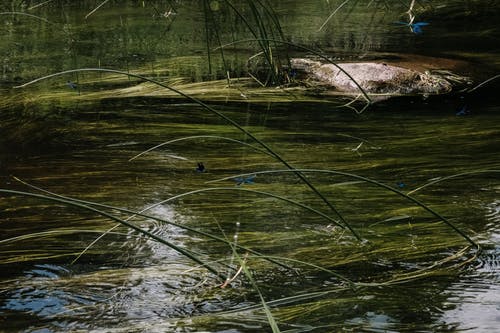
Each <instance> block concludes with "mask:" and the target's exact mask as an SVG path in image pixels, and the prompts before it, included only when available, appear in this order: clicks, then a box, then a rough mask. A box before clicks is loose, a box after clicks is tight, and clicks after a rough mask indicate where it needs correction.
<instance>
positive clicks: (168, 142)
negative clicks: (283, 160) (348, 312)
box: [128, 135, 274, 162]
mask: <svg viewBox="0 0 500 333" xmlns="http://www.w3.org/2000/svg"><path fill="white" fill-rule="evenodd" d="M193 139H218V140H226V141H230V142H234V143H238V144H240V145H244V146H247V147H250V148H252V149H254V150H256V151H259V152H261V153H264V154H267V155H269V156H272V157H274V155H272V154H271V153H269V152H268V151H266V150H264V149H260V148H258V147H255V146H252V145H251V144H249V143H246V142H243V141H240V140H236V139H232V138H228V137H224V136H219V135H193V136H186V137H182V138H178V139H174V140H170V141H166V142H163V143H160V144H158V145H156V146H154V147H151V148H149V149H147V150H145V151H143V152H141V153H139V154H137V155H135V156H134V157H132V158H130V159H129V160H128V161H129V162H130V161H133V160H135V159H137V158H139V157H141V156H142V155H144V154H147V153H149V152H151V151H153V150H155V149H157V148H160V147H163V146H166V145H169V144H172V143H175V142H179V141H184V140H193Z"/></svg>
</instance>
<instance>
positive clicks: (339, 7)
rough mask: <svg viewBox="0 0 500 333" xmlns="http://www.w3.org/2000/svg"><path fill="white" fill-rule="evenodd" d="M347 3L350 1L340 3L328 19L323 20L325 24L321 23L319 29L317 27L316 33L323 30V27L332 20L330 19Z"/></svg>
mask: <svg viewBox="0 0 500 333" xmlns="http://www.w3.org/2000/svg"><path fill="white" fill-rule="evenodd" d="M349 1H351V0H345V1H344V2H343V3H341V4H340V5H338V6H337V8H336V9H335V10H334V11H333V13H331V14H330V15H329V16H328V18H327V19H326V20H325V22H323V24H322V25H321V27H319V29H318V31H317V32H320V31H321V30H323V28H324V27H325V25H326V24H327V23H328V22H329V21H330V20H331V19H332V17H333V16H334V15H335V14H336V13H337V12H338V11H339V10H340V9H342V7H344V6H345V5H346V4H347V3H348V2H349Z"/></svg>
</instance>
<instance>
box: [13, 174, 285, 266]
mask: <svg viewBox="0 0 500 333" xmlns="http://www.w3.org/2000/svg"><path fill="white" fill-rule="evenodd" d="M14 179H16V180H17V181H19V182H21V183H23V184H25V185H26V186H28V187H30V188H33V189H36V190H38V191H41V192H43V193H46V194H49V195H50V196H54V197H58V198H61V199H64V200H68V201H74V202H77V203H81V204H85V205H88V206H94V207H100V208H106V209H111V210H115V211H118V212H121V213H127V214H132V217H134V216H140V217H143V218H147V219H151V220H154V221H157V222H160V223H165V224H169V225H172V226H174V227H177V228H180V229H183V230H187V231H191V232H193V233H196V234H198V235H202V236H205V237H207V238H210V239H213V240H215V241H218V242H222V243H226V244H228V245H230V244H231V243H228V242H227V240H225V239H224V238H220V237H218V236H215V235H212V234H210V233H207V232H204V231H201V230H198V229H195V228H192V227H189V226H186V225H182V224H178V223H175V222H172V221H168V220H165V219H161V218H158V217H155V216H151V215H148V214H144V212H142V213H141V212H136V211H132V210H129V209H125V208H120V207H115V206H110V205H105V204H99V203H96V202H90V201H86V200H79V199H75V198H71V197H66V196H62V195H60V194H57V193H53V192H50V191H47V190H45V189H42V188H40V187H37V186H34V185H32V184H29V183H27V182H25V181H23V180H20V179H19V178H17V177H14ZM161 204H163V201H160V202H157V203H155V204H153V205H150V206H148V207H147V209H146V210H149V209H152V208H154V207H157V206H159V205H161ZM146 210H144V211H146ZM237 247H238V248H239V249H242V250H245V251H247V252H249V253H252V254H255V255H256V256H259V257H264V255H263V254H262V253H260V252H258V251H255V250H252V249H250V248H247V247H244V246H241V245H237ZM268 261H269V262H272V263H273V264H276V265H278V266H281V267H283V268H286V269H289V270H292V267H289V266H287V265H284V264H283V263H280V262H279V261H276V260H272V259H268Z"/></svg>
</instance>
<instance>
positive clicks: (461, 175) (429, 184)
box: [406, 169, 500, 195]
mask: <svg viewBox="0 0 500 333" xmlns="http://www.w3.org/2000/svg"><path fill="white" fill-rule="evenodd" d="M481 173H500V170H495V169H487V170H474V171H467V172H461V173H457V174H454V175H451V176H446V177H441V178H439V179H436V180H433V181H430V182H428V183H426V184H424V185H422V186H419V187H417V188H416V189H414V190H411V191H409V192H407V193H406V194H407V195H410V194H413V193H415V192H417V191H420V190H421V189H424V188H426V187H428V186H431V185H434V184H437V183H440V182H443V181H445V180H448V179H453V178H459V177H463V176H468V175H475V174H481Z"/></svg>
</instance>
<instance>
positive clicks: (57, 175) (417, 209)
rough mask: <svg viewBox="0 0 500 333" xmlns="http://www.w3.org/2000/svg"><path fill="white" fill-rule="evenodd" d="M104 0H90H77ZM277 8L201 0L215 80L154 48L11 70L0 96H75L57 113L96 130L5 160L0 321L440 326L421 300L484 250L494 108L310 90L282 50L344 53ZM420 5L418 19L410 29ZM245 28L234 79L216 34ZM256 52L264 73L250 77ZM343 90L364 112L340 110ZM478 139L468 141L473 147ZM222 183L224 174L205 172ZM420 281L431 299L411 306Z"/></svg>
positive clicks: (249, 327)
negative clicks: (135, 62)
mask: <svg viewBox="0 0 500 333" xmlns="http://www.w3.org/2000/svg"><path fill="white" fill-rule="evenodd" d="M50 2H52V1H50V0H49V1H46V2H44V3H50ZM372 2H373V1H370V3H372ZM339 3H340V5H339ZM348 3H350V4H351V5H356V4H357V3H358V2H357V1H343V2H342V1H338V2H337V3H336V4H334V6H336V7H335V8H336V9H335V11H334V12H333V13H332V14H331V15H330V16H329V17H328V19H327V21H324V24H323V25H322V26H321V28H320V30H321V29H322V28H324V27H326V24H327V22H330V20H331V18H332V17H333V16H334V15H336V14H337V13H340V10H341V9H343V8H344V9H345V8H347V7H346V6H347V4H348ZM381 3H382V2H381ZM384 3H385V1H384ZM416 3H417V2H416V1H412V2H411V6H410V12H411V11H412V9H413V6H414V5H415V4H416ZM107 4H110V2H109V1H108V0H104V1H99V2H97V3H94V4H93V7H92V8H93V9H92V10H91V11H90V12H89V11H88V10H86V13H87V14H86V18H87V19H94V18H96V15H97V14H98V13H99V11H100V10H103V9H104V8H105V7H106V6H105V5H107ZM180 4H181V2H172V1H167V2H165V3H161V6H158V8H156V5H157V3H150V2H142V4H141V3H137V4H136V5H138V6H143V7H144V6H149V5H151V6H153V7H155V8H154V13H153V15H154V19H158V20H164V19H168V20H171V19H172V20H173V19H174V18H175V19H176V20H177V19H178V18H179V17H180V16H182V12H181V11H179V12H177V9H178V8H177V6H178V5H180ZM96 5H97V7H96ZM272 5H273V6H274V5H275V4H272ZM42 6H43V3H40V4H37V5H34V6H32V7H31V8H40V7H42ZM174 6H175V7H176V8H173V7H174ZM273 6H271V3H270V2H269V1H265V0H264V1H261V0H259V1H241V2H237V1H208V0H207V1H203V3H201V5H200V8H201V11H200V12H201V14H202V15H203V16H200V17H203V18H204V19H205V21H204V24H205V26H202V25H200V26H199V27H198V28H199V29H198V32H204V33H205V36H204V37H203V33H200V34H199V35H200V36H199V37H200V38H201V39H203V38H204V39H203V41H204V42H205V43H206V44H205V45H204V46H203V47H206V52H207V54H208V58H209V63H210V64H209V65H208V66H209V71H214V72H216V71H217V70H218V69H219V70H220V68H224V72H225V75H224V76H226V77H225V78H223V79H219V80H215V81H208V82H192V81H193V80H191V79H190V78H185V77H173V75H171V73H170V72H169V71H170V70H171V68H173V66H174V65H176V64H177V65H178V66H179V67H186V68H189V67H190V66H191V65H192V64H193V62H192V61H193V59H201V58H202V56H193V57H186V58H182V57H172V58H170V59H168V60H167V61H165V62H160V61H158V64H159V65H158V67H157V68H154V69H153V70H152V71H151V73H150V72H148V69H147V64H146V65H144V66H143V65H142V64H141V65H139V66H136V67H134V66H131V67H129V66H128V62H127V66H126V68H127V70H126V71H125V70H117V69H108V68H105V67H104V66H102V67H101V66H99V67H97V68H94V67H92V68H82V69H78V66H72V67H70V68H75V69H73V70H66V71H60V72H56V71H53V73H54V74H51V75H46V76H43V77H38V78H37V79H34V80H32V81H29V80H27V81H29V82H27V83H24V84H18V87H17V88H18V89H17V90H16V91H15V93H14V94H12V96H14V97H11V96H10V97H9V98H6V99H4V100H3V103H6V104H5V105H7V106H9V105H14V99H16V98H17V99H18V100H21V99H20V98H19V96H21V90H20V89H19V88H21V87H22V88H27V87H28V86H29V87H31V88H32V90H30V91H28V89H24V90H23V97H26V96H28V97H29V98H30V99H31V100H30V101H29V103H27V102H26V103H27V104H26V105H27V106H26V108H27V109H29V108H30V107H31V106H33V105H47V106H46V108H45V109H43V111H44V112H47V113H61V114H62V115H65V116H66V114H65V112H71V115H72V116H71V117H68V119H69V120H68V123H69V122H70V121H72V122H73V123H75V124H76V125H75V126H77V130H78V131H79V132H78V134H79V135H81V136H82V137H84V136H87V137H89V138H91V140H89V141H88V143H87V144H86V145H85V147H84V148H79V149H74V150H71V151H70V153H68V154H64V153H58V154H56V153H54V152H53V151H50V152H49V154H46V155H40V156H39V155H38V153H37V155H36V156H34V157H33V158H32V159H30V158H26V157H25V156H23V157H22V158H25V160H24V161H23V160H21V161H19V162H18V164H13V165H15V166H10V165H9V163H8V162H7V164H4V163H5V162H4V161H3V160H2V161H0V163H1V164H0V171H1V174H0V177H2V178H0V181H1V182H2V184H1V185H0V194H1V195H0V196H1V200H0V209H1V210H2V214H5V216H6V218H5V219H2V221H0V223H1V224H2V227H3V226H4V224H6V225H7V228H5V230H7V231H6V234H5V235H4V236H3V237H2V239H0V247H1V248H2V251H0V252H1V255H0V265H4V266H5V267H9V268H10V267H14V269H13V272H8V273H7V274H8V280H1V281H0V282H2V283H0V297H1V301H0V312H3V311H5V313H6V314H5V318H7V320H9V318H12V317H14V316H16V313H18V316H26V318H29V319H28V322H29V323H28V324H26V325H32V326H30V327H31V328H30V329H38V328H41V329H51V328H52V326H51V325H52V324H53V323H54V325H57V329H61V327H63V328H62V329H66V328H70V327H71V328H75V329H77V330H89V329H102V328H103V326H105V325H110V326H109V327H106V329H108V328H109V330H110V331H116V332H122V331H123V332H129V331H144V330H151V331H172V330H179V331H181V330H186V331H194V330H196V331H207V332H209V331H210V332H216V331H228V330H231V331H235V332H236V331H237V332H263V331H269V330H271V331H272V332H307V331H313V332H323V331H325V330H349V329H351V328H352V330H363V329H366V330H392V331H401V330H405V329H406V328H408V329H409V330H413V329H415V323H417V324H418V325H422V326H421V327H424V328H425V329H424V328H423V329H422V330H431V329H433V328H436V326H432V325H433V323H434V321H439V319H428V318H424V319H423V320H422V318H421V316H420V315H421V313H424V314H425V315H427V314H434V313H438V311H441V312H442V310H441V308H440V307H442V305H443V304H449V300H448V299H446V295H444V294H446V291H447V290H448V289H447V288H449V285H450V284H451V283H453V282H454V281H456V280H457V276H463V275H464V274H465V273H466V272H468V271H471V270H476V269H477V266H478V265H483V263H482V262H480V261H481V260H483V259H479V260H478V257H481V251H482V250H483V249H482V245H483V243H484V237H486V236H485V235H484V234H485V230H489V229H492V228H491V227H488V226H485V224H487V221H484V220H485V218H484V217H483V216H481V214H482V212H479V209H472V208H471V207H472V206H471V207H467V204H470V203H468V202H467V200H468V199H470V200H471V201H472V200H477V201H478V202H480V203H481V204H483V202H484V201H486V200H491V199H492V198H494V195H495V194H494V193H491V192H494V191H495V189H496V187H497V178H496V177H497V175H498V174H499V173H500V171H499V170H497V169H498V168H497V167H495V165H496V164H495V163H497V162H498V161H497V159H496V158H495V157H490V158H488V159H484V160H481V156H483V158H484V155H485V154H484V153H482V152H487V151H488V149H490V150H491V151H493V150H492V149H491V147H493V146H494V145H493V143H489V144H488V145H486V143H485V144H484V145H480V144H479V143H478V141H477V140H476V141H475V140H473V139H471V138H472V137H474V138H480V139H483V138H484V141H485V142H486V141H487V139H490V138H496V129H495V128H494V125H493V124H490V122H485V123H480V122H479V121H477V119H475V117H470V118H467V119H458V118H457V117H455V115H454V114H453V113H452V112H451V111H450V110H447V111H446V112H447V113H446V112H445V115H444V116H443V115H442V113H440V114H439V116H437V115H436V114H437V113H438V112H434V113H431V111H429V112H428V113H425V112H424V111H422V110H421V109H418V112H422V113H424V115H423V116H421V115H420V114H419V117H416V116H415V115H416V114H417V112H416V111H415V110H413V111H412V109H411V104H401V105H399V104H395V105H396V106H393V108H392V109H390V110H385V108H388V107H387V105H382V106H377V109H375V108H374V109H373V110H374V111H376V112H365V113H362V114H361V112H362V111H364V110H366V109H367V108H368V106H372V103H371V96H370V95H369V94H367V92H366V91H365V90H364V89H363V88H362V87H360V86H358V89H359V90H356V93H355V94H354V95H353V96H354V97H353V96H350V97H348V98H345V99H342V100H339V99H337V98H336V97H335V98H331V99H329V100H326V99H323V98H322V97H319V98H318V97H315V96H311V95H308V94H310V91H307V89H304V88H303V87H297V86H294V84H296V82H293V81H294V80H296V79H297V73H296V72H294V70H293V69H291V68H289V64H288V59H287V56H286V55H285V56H283V55H284V54H285V53H281V54H280V55H279V56H278V55H277V53H276V51H279V52H281V51H282V50H283V49H287V48H292V49H293V50H300V51H303V52H307V53H309V54H312V55H314V56H316V57H318V58H320V59H322V60H323V61H327V62H330V63H332V64H333V65H335V64H336V61H334V59H332V57H328V56H326V55H325V54H324V53H323V52H319V51H315V50H314V49H312V48H309V47H306V46H302V45H301V44H300V43H295V42H291V41H288V40H287V39H286V38H284V36H283V35H282V34H283V30H282V28H281V23H280V22H279V20H278V16H279V15H278V14H279V12H276V11H275V10H274V8H273ZM353 8H354V7H353ZM133 9H134V10H135V8H133ZM351 10H352V8H351ZM223 11H226V12H227V11H229V12H231V13H233V14H234V15H236V16H237V17H238V18H239V21H238V22H244V23H245V25H244V26H243V27H241V28H242V29H245V31H246V32H250V35H251V38H250V39H240V38H236V39H234V40H232V41H230V42H224V39H223V33H222V30H219V29H218V28H219V27H218V24H220V22H221V20H222V19H224V18H225V16H222V12H223ZM327 14H328V13H327ZM219 15H221V16H219ZM321 20H323V19H321ZM38 21H40V20H38ZM126 21H127V20H126V19H125V20H124V21H123V22H124V23H123V24H124V25H126V24H127V22H126ZM162 22H163V21H162ZM389 22H390V21H389ZM410 22H413V20H410ZM419 23H422V22H417V23H415V25H414V26H413V27H412V26H410V28H411V29H412V31H413V32H414V33H418V32H419V31H421V29H422V26H424V25H423V24H419ZM405 24H406V23H405ZM412 24H413V23H412ZM386 25H387V24H386ZM89 29H90V28H89ZM419 29H420V30H419ZM389 30H390V29H389ZM121 37H123V36H120V38H121ZM226 37H227V36H226ZM123 40H127V38H124V39H123ZM248 42H251V43H252V45H257V46H258V48H259V50H258V51H257V53H258V55H252V56H250V58H248V59H250V60H251V61H252V64H253V65H255V66H256V67H253V68H249V75H250V76H254V78H252V77H250V78H246V79H237V78H234V77H232V74H231V73H232V69H231V62H230V57H229V56H228V53H226V51H227V50H230V49H231V48H232V47H235V46H236V45H245V43H248ZM214 46H215V49H214ZM203 47H201V48H200V49H198V50H197V51H196V52H199V53H202V52H201V51H200V50H203ZM318 49H319V48H318ZM223 50H224V52H222V51H223ZM217 51H218V52H220V53H219V54H220V58H221V59H222V60H221V61H222V63H219V64H218V65H217V64H216V63H215V62H214V61H216V59H215V56H214V54H215V52H217ZM203 57H204V56H203ZM188 58H189V59H188ZM262 60H263V61H264V63H265V65H264V66H263V67H259V66H261V65H260V64H261V61H262ZM162 61H163V60H162ZM184 61H185V62H184ZM195 61H196V60H195ZM253 61H255V62H253ZM219 65H220V66H222V67H218V69H217V68H216V66H219ZM250 67H252V66H250ZM259 68H265V69H266V71H263V72H261V73H260V74H259V75H254V74H256V72H255V69H259ZM148 73H150V74H148ZM74 75H77V76H76V78H77V80H76V79H75V76H74ZM67 76H71V79H72V80H66V77H67ZM216 76H217V78H220V77H219V74H216ZM494 80H495V78H494V77H493V78H492V79H490V80H487V81H484V82H483V83H482V84H480V85H479V86H476V88H473V89H472V91H474V89H477V87H480V86H484V85H486V84H489V83H490V82H493V81H494ZM42 81H44V83H45V85H43V84H40V85H38V86H39V87H40V90H38V91H37V90H35V84H38V83H41V82H42ZM194 81H196V80H194ZM256 81H259V82H260V83H262V85H263V86H266V85H276V86H277V87H278V88H276V87H269V86H268V87H255V82H256ZM355 84H356V82H355ZM80 89H82V93H81V94H76V93H75V91H76V90H78V91H80ZM465 93H466V92H465ZM346 100H347V102H346ZM25 101H27V98H26V99H23V100H22V101H15V102H16V103H21V102H25ZM415 104H418V103H415ZM415 104H413V105H415ZM16 105H17V104H16ZM282 105H285V106H286V108H283V109H282V108H281V107H282ZM359 105H362V106H364V107H363V108H362V109H361V110H360V108H358V106H359ZM429 105H431V106H429V107H433V106H432V103H431V102H429ZM350 107H352V108H353V109H354V111H356V113H354V112H350V111H348V112H342V111H341V112H337V111H339V110H346V108H350ZM436 108H437V109H439V111H442V108H443V105H442V104H439V105H438V106H437V107H436ZM14 111H16V110H14ZM14 111H12V112H14ZM30 111H31V112H33V113H36V112H38V111H39V109H37V108H33V110H30ZM396 111H397V112H396ZM433 111H436V110H433ZM459 111H461V110H459ZM403 112H404V113H405V114H403ZM412 112H413V113H412ZM406 113H408V114H410V115H413V116H415V119H412V118H410V117H409V116H408V115H406ZM447 114H449V115H450V116H449V117H448V116H446V115H447ZM463 120H467V121H468V120H470V122H465V121H463ZM476 121H477V123H476ZM361 122H366V123H363V124H362V125H363V126H364V127H363V126H361V125H360V123H361ZM311 123H314V124H315V125H314V126H312V125H311ZM417 123H418V124H417ZM459 126H463V127H460V128H459ZM61 127H63V128H64V129H65V130H68V128H67V127H64V126H61ZM401 133H404V135H402V134H401ZM467 136H470V137H471V138H467ZM32 146H33V147H32V149H33V150H34V151H35V152H36V151H37V149H38V146H36V147H35V145H34V144H33V145H32ZM148 147H150V148H148ZM474 149H477V150H478V151H480V153H478V154H477V155H475V154H474V157H475V159H474V160H471V159H470V156H472V154H471V152H472V151H474ZM450 151H455V152H459V153H460V154H463V155H464V156H465V157H463V158H462V159H460V158H456V154H455V155H453V153H450ZM361 152H362V154H361ZM447 154H449V156H448V155H447ZM70 155H71V156H70ZM131 156H132V157H131ZM0 157H3V156H0ZM476 157H477V158H476ZM66 159H67V160H66ZM450 159H455V161H450ZM82 161H88V163H82ZM16 163H17V162H16ZM30 163H32V164H33V165H34V166H36V167H33V168H32V169H30V167H29V166H28V164H30ZM4 167H5V169H4ZM47 170H49V171H47ZM464 170H469V171H464ZM17 173H21V174H23V173H24V174H23V176H24V177H26V175H28V176H29V177H30V178H29V181H24V180H21V179H20V178H17V177H16V174H17ZM11 174H14V176H13V177H11V176H10V175H11ZM24 177H22V178H24ZM257 177H258V178H257ZM255 180H257V181H255ZM448 180H452V181H450V182H449V183H445V181H448ZM223 181H225V182H226V183H224V184H227V183H229V185H224V186H213V184H215V183H219V182H223ZM235 183H236V186H234V184H235ZM33 184H37V185H36V186H35V185H33ZM415 184H422V185H420V186H419V185H415ZM436 184H440V186H436ZM447 184H452V185H453V186H452V187H448V186H446V185H447ZM247 185H251V186H247ZM433 186H434V187H433ZM20 187H22V188H20ZM479 187H481V189H480V191H479V190H478V192H480V193H479V194H477V196H473V195H471V193H470V192H471V191H474V189H477V188H479ZM26 188H28V189H29V190H26ZM424 189H426V191H424ZM417 192H418V195H415V194H417ZM486 192H488V193H489V194H488V195H486V194H485V193H486ZM481 196H484V197H485V198H487V199H484V200H483V199H482V197H481ZM495 200H496V199H495ZM124 207H132V208H124ZM488 207H492V208H491V209H493V210H494V209H496V208H495V207H497V203H496V201H494V202H493V203H490V206H488ZM465 215H470V216H467V218H464V217H462V216H465ZM491 215H492V216H493V218H497V217H498V213H496V214H495V213H491ZM488 228H489V229H488ZM494 230H495V229H494ZM26 231H28V232H26ZM230 235H232V237H231V236H230ZM486 250H488V249H486ZM478 262H479V264H478ZM17 267H21V268H20V269H19V272H15V270H16V269H17ZM451 288H453V287H451ZM443 290H444V291H445V292H443ZM429 295H432V299H431V300H429V297H427V296H429ZM420 296H421V297H422V299H423V300H424V301H423V302H422V304H424V303H425V307H426V309H428V308H430V307H436V308H437V309H438V311H436V312H432V311H428V310H421V309H419V308H418V307H419V306H420V304H419V302H418V297H420ZM388 298H393V299H392V300H391V299H389V300H388ZM410 299H411V302H408V300H410ZM3 300H6V301H5V302H4V303H2V301H3ZM40 300H41V301H40ZM391 301H392V302H393V304H394V306H393V307H392V306H387V307H384V305H383V304H384V302H391ZM37 302H38V303H37ZM43 302H45V303H43ZM408 303H411V304H408ZM39 304H42V305H41V306H40V305H39ZM43 304H45V306H44V305H43ZM406 307H407V308H406ZM386 309H389V311H385V310H386ZM11 312H12V313H14V315H11V314H10V313H11ZM3 315H4V313H2V316H3ZM2 316H0V326H1V325H2V320H3V319H2V318H3V317H2ZM411 316H414V317H415V318H416V319H415V318H413V317H412V318H410V317H411ZM103 317H105V318H103ZM16 318H17V317H16ZM22 319H23V320H24V319H25V318H24V317H22ZM40 319H41V320H40ZM396 321H397V325H396V324H395V322H396ZM421 321H423V323H420V322H421ZM38 322H41V324H40V325H43V326H44V327H39V326H40V325H39V323H38ZM117 322H120V324H119V325H118V326H116V323H117ZM407 322H408V323H409V324H408V325H407V326H408V327H406V326H405V325H406V323H407ZM32 323H33V324H32ZM103 323H104V324H103ZM9 325H10V324H9ZM13 325H14V324H13ZM80 325H81V326H80ZM94 325H95V326H94ZM412 325H413V326H412ZM426 325H428V326H426ZM111 326H113V327H111ZM419 328H420V327H419Z"/></svg>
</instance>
